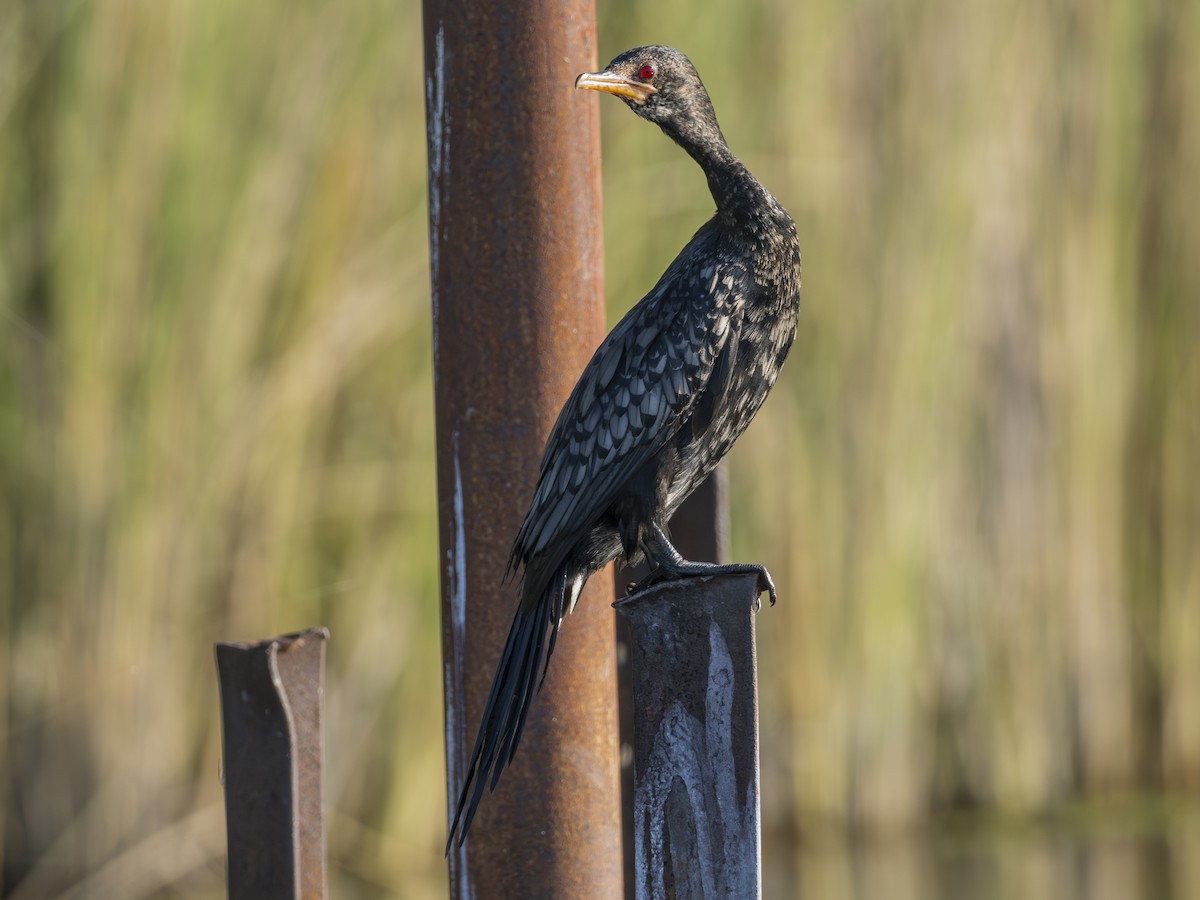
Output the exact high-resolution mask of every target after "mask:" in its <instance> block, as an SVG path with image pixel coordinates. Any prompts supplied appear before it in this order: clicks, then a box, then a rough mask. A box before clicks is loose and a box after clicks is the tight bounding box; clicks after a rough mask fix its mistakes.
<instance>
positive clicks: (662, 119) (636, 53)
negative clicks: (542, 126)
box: [575, 47, 720, 145]
mask: <svg viewBox="0 0 1200 900" xmlns="http://www.w3.org/2000/svg"><path fill="white" fill-rule="evenodd" d="M575 87H577V88H582V89H584V90H589V91H603V92H604V93H606V94H615V95H616V96H618V97H620V98H621V99H622V100H624V101H625V103H626V105H627V106H628V107H629V108H630V109H632V110H633V111H634V112H635V113H637V114H638V115H639V116H641V117H642V118H643V119H648V120H649V121H651V122H654V123H656V124H657V125H658V126H659V127H661V128H662V130H663V131H665V132H666V133H667V134H668V135H670V136H671V137H672V138H674V139H675V140H676V141H678V142H680V143H682V144H685V145H686V144H689V143H692V142H693V141H695V140H704V139H711V138H712V137H713V136H714V135H713V132H715V135H716V136H719V135H720V128H718V126H717V117H716V114H715V113H714V112H713V107H712V101H711V100H709V98H708V91H706V90H705V89H704V83H703V82H701V81H700V75H699V74H698V73H697V72H696V67H695V66H693V65H692V61H691V60H690V59H688V58H687V57H686V56H684V55H683V54H682V53H680V52H679V51H678V50H675V49H673V48H671V47H636V48H634V49H633V50H626V51H625V52H624V53H622V54H621V55H620V56H618V57H617V58H616V59H614V60H613V61H612V62H610V63H609V64H608V65H607V66H605V67H604V69H603V70H602V71H600V72H584V73H583V74H582V75H580V76H579V77H578V78H576V79H575Z"/></svg>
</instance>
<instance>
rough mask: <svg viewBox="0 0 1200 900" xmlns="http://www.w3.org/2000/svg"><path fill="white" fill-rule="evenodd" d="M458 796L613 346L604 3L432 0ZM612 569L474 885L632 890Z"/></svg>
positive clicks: (503, 803) (518, 762)
mask: <svg viewBox="0 0 1200 900" xmlns="http://www.w3.org/2000/svg"><path fill="white" fill-rule="evenodd" d="M424 28H425V72H426V120H427V126H428V154H429V221H430V267H431V278H432V284H433V329H434V332H433V341H434V377H435V395H436V406H437V441H438V498H439V504H438V508H439V518H440V538H441V548H442V634H443V659H444V680H445V691H446V762H447V770H448V778H447V782H448V784H447V796H448V800H449V802H450V803H452V804H453V803H454V802H456V801H457V794H458V791H459V789H460V788H461V785H462V781H463V777H464V775H465V768H466V763H467V756H468V753H469V751H470V749H471V744H470V742H471V741H472V740H473V739H474V736H475V730H476V728H477V727H478V725H479V718H480V715H481V713H482V705H483V701H484V699H485V697H486V694H487V690H488V687H489V685H490V681H491V678H492V674H493V672H494V671H495V667H496V663H497V661H498V659H499V656H500V651H501V649H502V647H503V644H504V640H505V636H506V635H507V633H508V628H509V625H510V624H511V622H512V616H513V612H514V610H515V604H516V596H515V589H514V588H513V586H512V585H508V586H505V585H502V584H501V583H500V579H501V576H502V574H503V572H504V569H505V564H506V562H507V557H508V552H509V549H510V547H511V544H512V540H513V538H514V536H515V535H516V533H517V531H518V529H519V527H520V523H521V518H522V516H523V515H524V513H525V510H526V508H527V507H528V504H529V500H530V497H531V496H532V493H533V487H534V485H535V483H536V478H537V470H538V461H539V459H540V456H541V452H542V447H543V444H544V442H545V439H546V437H547V435H548V434H549V432H550V429H551V427H552V426H553V423H554V420H555V417H556V416H557V414H558V411H559V408H560V407H561V405H562V402H563V400H564V399H565V398H566V396H567V394H568V393H569V392H570V389H571V387H572V386H573V384H574V382H575V379H576V378H577V377H578V375H579V373H580V372H581V371H582V369H583V366H584V365H585V363H586V362H587V360H588V358H589V357H590V356H591V354H592V352H593V351H594V350H595V348H596V347H597V346H598V345H599V343H600V341H601V340H602V339H603V337H604V307H603V280H602V272H603V260H602V254H601V250H600V248H601V219H600V177H599V119H598V116H599V113H598V109H597V103H596V100H595V99H594V98H590V97H584V96H582V95H579V94H576V92H575V90H574V82H575V77H576V75H578V74H579V73H580V72H583V71H585V70H589V69H592V68H594V67H595V63H596V60H595V56H596V53H595V19H594V10H593V6H592V2H591V0H578V2H555V3H550V2H537V0H481V2H473V3H454V2H450V0H424ZM612 592H613V584H612V576H611V574H610V573H609V572H607V571H606V572H604V573H602V574H601V575H597V576H595V577H593V578H592V579H591V582H590V583H589V585H588V587H587V589H586V590H585V592H584V595H583V597H582V599H581V600H580V602H579V605H578V607H577V608H576V611H575V612H574V613H573V614H572V615H571V617H570V619H569V620H568V621H567V622H566V623H565V624H564V627H563V630H562V633H561V635H560V637H559V640H558V644H557V647H556V650H555V656H554V660H553V661H552V663H551V665H550V672H549V676H548V678H547V679H546V682H545V687H544V689H543V690H542V691H541V693H540V694H539V696H538V697H537V698H536V699H535V701H534V704H533V707H532V710H531V713H530V717H529V722H528V724H527V726H526V728H525V732H524V736H523V737H522V740H521V747H520V750H519V751H518V753H517V755H516V759H515V760H514V763H513V765H512V766H511V767H510V768H509V769H508V770H506V771H505V773H504V777H503V779H502V780H501V782H500V785H499V787H498V788H497V789H496V791H495V792H494V793H492V794H490V795H489V796H486V797H485V798H484V801H483V803H482V805H481V806H480V809H479V814H478V816H477V818H476V820H475V824H474V826H473V827H472V830H471V833H470V835H469V837H468V838H467V842H466V843H465V844H464V845H463V847H462V848H461V849H458V848H454V849H453V850H452V851H451V854H450V882H451V894H452V896H454V897H457V898H464V900H465V898H467V897H474V898H487V897H497V898H510V897H530V896H533V897H541V896H545V897H584V896H587V897H617V896H620V894H621V884H622V877H621V835H620V804H619V789H618V756H617V752H618V739H617V716H616V675H615V665H614V660H613V657H614V653H613V613H612V610H611V608H610V604H611V599H612Z"/></svg>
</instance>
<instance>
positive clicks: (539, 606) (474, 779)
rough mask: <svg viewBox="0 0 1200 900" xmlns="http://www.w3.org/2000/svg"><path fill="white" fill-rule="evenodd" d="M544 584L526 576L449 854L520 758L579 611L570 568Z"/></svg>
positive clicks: (494, 680)
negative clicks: (562, 641) (557, 646)
mask: <svg viewBox="0 0 1200 900" xmlns="http://www.w3.org/2000/svg"><path fill="white" fill-rule="evenodd" d="M539 581H541V582H542V584H541V586H540V587H539V586H538V585H537V583H536V582H534V581H531V580H530V573H529V572H526V577H525V583H524V585H523V591H522V598H521V603H520V605H519V606H518V607H517V614H516V616H515V617H514V618H513V623H512V627H511V628H510V629H509V631H508V641H507V642H506V643H505V645H504V653H503V655H502V656H501V657H500V664H499V665H498V666H497V667H496V674H495V676H493V678H492V689H491V691H490V692H489V694H488V699H487V704H486V705H485V706H484V708H483V720H482V722H481V723H480V725H479V736H478V737H477V738H475V748H474V749H473V750H472V751H471V763H470V765H469V766H468V767H467V777H466V779H465V781H464V782H463V786H462V793H461V794H459V797H458V807H457V809H455V811H454V819H453V820H452V821H451V823H450V834H449V837H447V839H446V853H449V852H450V847H451V845H452V844H453V843H454V837H455V835H456V834H457V835H458V843H459V846H462V842H463V841H464V840H465V839H466V837H467V831H468V830H469V829H470V827H471V821H472V820H473V819H474V818H475V811H476V809H478V807H479V801H480V800H481V799H482V798H483V788H484V785H486V784H488V782H491V789H492V790H495V787H496V785H497V783H499V781H500V775H501V773H503V772H504V768H505V767H506V766H507V765H508V764H509V763H510V762H512V759H513V755H514V754H515V753H516V752H517V744H519V743H520V741H521V731H522V730H523V729H524V728H525V719H526V717H527V716H528V715H529V704H530V702H531V701H532V700H533V695H534V694H535V693H536V692H537V691H538V690H539V689H540V688H541V684H542V682H543V681H545V678H546V668H547V667H548V666H549V665H550V657H551V655H552V654H553V653H554V642H555V641H556V640H557V638H558V628H559V625H561V624H562V620H563V616H564V615H565V614H566V613H567V612H568V611H569V610H570V609H571V607H572V606H574V603H575V600H576V599H577V597H578V594H579V590H580V587H581V581H582V580H581V579H580V580H578V581H577V580H575V579H572V578H570V577H569V572H568V568H567V566H566V564H564V565H563V566H562V567H561V568H560V569H559V570H558V571H557V572H555V573H554V577H553V578H551V579H550V580H549V583H548V584H547V583H546V582H545V580H544V579H539ZM543 656H544V657H545V658H544V660H543ZM539 663H540V664H541V666H542V675H541V679H540V680H539V679H538V677H537V674H538V664H539Z"/></svg>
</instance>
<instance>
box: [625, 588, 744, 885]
mask: <svg viewBox="0 0 1200 900" xmlns="http://www.w3.org/2000/svg"><path fill="white" fill-rule="evenodd" d="M616 608H617V609H618V611H620V613H621V614H622V616H623V617H625V618H626V619H628V621H629V624H630V633H631V642H632V643H631V648H630V649H631V652H630V668H631V670H632V675H633V682H634V687H633V695H634V710H633V769H634V816H633V821H634V878H635V889H634V895H635V896H636V897H637V898H638V900H665V898H668V897H670V898H674V897H737V898H753V897H759V896H761V895H762V880H761V877H760V871H761V868H762V844H761V840H760V828H759V821H760V812H759V809H760V807H759V769H758V676H757V668H756V662H755V641H754V613H755V612H756V611H757V609H758V590H757V586H756V579H755V578H754V577H753V576H746V575H738V576H724V577H707V578H691V579H687V580H684V581H675V582H667V583H665V584H662V585H659V586H657V587H653V588H650V589H649V590H647V591H645V592H643V593H639V594H635V595H634V596H632V597H630V598H628V599H626V600H620V601H618V602H617V603H616Z"/></svg>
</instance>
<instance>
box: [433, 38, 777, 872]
mask: <svg viewBox="0 0 1200 900" xmlns="http://www.w3.org/2000/svg"><path fill="white" fill-rule="evenodd" d="M576 86H577V87H580V88H587V89H591V90H600V91H604V92H607V93H612V94H616V95H617V96H619V97H621V98H622V99H623V100H624V101H625V102H626V103H627V104H628V105H629V106H630V108H631V109H633V111H634V112H635V113H637V114H638V115H639V116H641V117H642V118H645V119H648V120H650V121H652V122H655V123H656V124H658V125H659V126H660V127H661V128H662V130H663V131H664V132H665V133H666V134H667V135H668V136H669V137H670V138H672V140H674V141H675V142H676V143H678V144H679V145H680V146H681V147H683V149H684V150H686V151H687V152H688V154H689V155H690V156H691V157H692V158H693V159H695V160H696V162H697V163H698V164H699V165H700V167H701V168H702V169H703V170H704V173H705V175H706V176H707V177H708V184H709V189H710V190H711V192H712V195H713V199H714V200H715V201H716V205H717V211H716V214H715V215H714V216H713V218H712V219H710V220H709V221H708V222H707V223H706V224H705V225H704V226H703V227H702V228H701V229H700V230H699V231H698V232H697V233H696V235H695V237H693V238H692V240H691V241H690V242H689V243H688V245H687V246H686V247H684V249H683V251H682V252H681V253H680V254H679V256H677V257H676V258H675V260H674V262H672V263H671V265H670V266H669V267H668V268H667V271H666V272H665V273H664V274H663V276H662V278H660V279H659V281H658V284H656V285H655V286H654V288H653V289H652V290H651V291H650V293H648V294H647V295H646V296H645V297H644V298H643V299H642V300H641V301H640V302H639V303H638V304H637V305H636V306H634V307H633V308H632V309H631V310H630V311H629V313H628V314H627V315H626V316H625V317H624V318H623V319H622V320H621V321H620V323H618V324H617V326H616V327H615V328H614V329H613V330H612V333H611V334H609V335H608V337H607V338H606V339H605V340H604V343H603V344H601V345H600V347H599V348H598V349H597V350H596V353H595V355H594V356H593V357H592V359H591V361H590V362H589V363H588V365H587V367H586V368H585V369H584V371H583V374H582V375H581V376H580V378H579V382H578V383H577V384H576V385H575V388H574V390H573V391H572V392H571V396H570V397H569V398H568V399H567V402H566V403H565V404H564V406H563V408H562V412H561V413H559V416H558V421H557V422H556V423H555V425H554V429H553V431H552V432H551V434H550V438H549V440H548V441H547V443H546V451H545V455H544V456H543V458H542V464H541V471H540V474H539V479H538V485H537V489H536V490H535V492H534V495H533V500H532V502H531V503H530V507H529V512H528V513H527V514H526V516H525V521H524V524H523V525H522V526H521V530H520V532H519V533H518V534H517V537H516V540H515V542H514V543H513V548H512V554H511V556H510V557H509V573H510V574H511V573H513V572H516V571H520V572H521V573H522V582H521V602H520V605H519V607H518V609H517V613H516V617H515V619H514V620H513V625H512V629H511V631H510V632H509V636H508V642H507V644H506V645H505V648H504V653H503V656H502V657H501V660H500V664H499V666H498V668H497V671H496V676H495V679H494V680H493V682H492V690H491V694H490V695H489V697H488V701H487V705H486V707H485V709H484V714H483V721H482V724H481V726H480V730H479V736H478V738H477V739H476V741H475V747H474V750H473V751H472V754H471V764H470V767H469V769H468V771H467V778H466V782H465V784H464V785H463V788H462V795H461V797H460V800H459V803H458V808H457V809H456V810H455V813H454V819H453V821H452V822H451V825H450V840H451V841H452V840H453V839H454V836H455V834H458V835H459V840H460V842H461V841H462V839H463V838H465V837H466V833H467V830H468V829H469V828H470V827H471V820H472V819H473V818H474V815H475V810H476V808H477V807H478V804H479V801H480V799H481V797H482V795H483V789H484V785H485V784H486V783H488V782H490V783H491V785H492V787H495V785H496V783H497V782H498V781H499V778H500V775H501V773H502V772H503V770H504V767H505V766H506V765H507V764H508V763H509V762H510V761H511V760H512V757H513V754H514V753H515V751H516V748H517V744H518V742H519V740H520V736H521V729H522V728H523V726H524V724H525V718H526V715H527V713H528V711H529V704H530V702H531V701H532V699H533V695H534V693H535V690H536V688H537V686H538V684H539V682H538V675H539V671H538V670H539V667H541V676H542V677H543V678H544V677H545V667H546V665H547V664H548V663H549V659H550V655H551V653H552V652H553V650H554V642H555V639H556V638H557V635H558V628H559V626H560V625H561V624H562V620H563V617H564V616H565V615H566V613H568V612H570V610H571V609H572V608H573V607H574V605H575V602H576V600H577V599H578V598H579V592H580V591H581V590H582V588H583V584H584V582H586V581H587V579H588V577H589V576H590V575H591V574H592V573H593V572H596V571H598V570H599V569H601V568H603V567H604V566H605V565H607V564H608V563H609V562H611V561H612V560H614V559H617V558H621V559H623V561H624V562H625V563H626V564H633V563H636V562H638V561H640V560H641V559H642V558H643V557H645V558H646V559H647V561H648V562H649V563H650V565H651V569H652V571H651V575H650V576H649V577H648V579H645V580H643V582H642V584H643V585H644V584H646V583H647V582H654V581H660V580H662V579H665V578H679V577H684V576H687V575H694V574H704V573H709V574H716V573H734V572H752V573H755V574H757V575H758V577H759V587H760V590H765V591H769V592H770V595H771V602H772V603H773V602H774V600H775V588H774V585H773V584H772V583H771V579H770V576H769V575H768V574H767V571H766V569H765V568H764V567H762V566H759V565H749V564H739V565H725V566H718V565H714V564H711V563H693V562H688V561H687V560H684V559H682V557H680V555H679V554H678V553H677V552H676V551H675V548H674V547H673V546H672V545H671V543H670V541H669V540H668V538H667V536H666V534H665V531H664V529H665V528H666V523H667V521H668V519H670V517H671V515H672V513H674V511H675V510H676V508H677V507H678V506H679V504H680V503H682V502H683V500H684V498H685V497H687V496H688V494H690V493H691V491H692V490H693V489H694V488H695V487H696V486H697V485H698V484H699V483H700V482H701V481H702V480H703V479H704V478H705V477H706V476H707V475H708V474H709V473H710V472H711V471H712V469H713V467H714V466H716V464H717V463H718V462H719V461H720V459H721V457H723V456H724V455H725V453H726V452H727V451H728V450H729V448H730V446H732V444H733V442H734V441H735V440H736V439H737V437H738V436H739V435H740V434H741V433H742V432H743V431H744V430H745V428H746V426H747V425H748V424H749V423H750V420H751V419H752V418H753V417H754V414H755V413H756V412H757V411H758V408H759V407H760V406H761V405H762V402H763V400H764V399H765V398H766V395H767V392H768V391H769V390H770V389H771V386H772V385H773V384H774V383H775V379H776V377H777V376H778V374H779V370H780V367H781V366H782V365H783V361H784V359H785V358H786V356H787V353H788V349H789V348H790V347H791V344H792V339H793V337H794V336H795V332H796V316H797V313H798V310H799V298H800V249H799V245H798V243H797V240H796V229H795V226H794V225H793V223H792V220H791V218H790V217H789V216H788V214H787V212H786V211H785V210H784V208H783V207H782V206H780V205H779V203H778V202H777V201H776V200H775V198H774V197H772V196H771V195H770V194H769V193H768V192H767V191H766V190H765V189H764V188H763V187H762V185H760V184H759V183H758V181H757V180H756V179H755V178H754V176H752V175H751V174H750V173H749V171H747V169H746V167H745V166H744V165H743V164H742V163H741V161H740V160H738V158H737V157H736V156H734V155H733V153H732V152H731V151H730V150H729V148H728V146H727V145H726V143H725V139H724V137H723V136H722V134H721V130H720V128H719V126H718V125H717V119H716V115H715V113H714V112H713V109H712V104H711V102H710V101H709V98H708V94H707V92H706V91H705V90H704V85H703V84H702V83H701V81H700V77H699V75H697V74H696V70H695V68H694V67H693V66H692V64H691V62H690V61H689V60H688V59H687V58H686V57H685V56H684V55H683V54H681V53H679V52H678V51H677V50H672V49H671V48H669V47H639V48H637V49H635V50H630V51H627V52H626V53H623V54H621V55H620V56H618V57H617V58H616V59H614V60H613V61H612V62H611V63H610V64H609V65H608V67H607V68H606V69H604V71H603V72H596V73H585V74H584V75H581V76H579V79H578V80H577V81H576ZM464 813H465V815H464ZM447 849H449V844H447Z"/></svg>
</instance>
